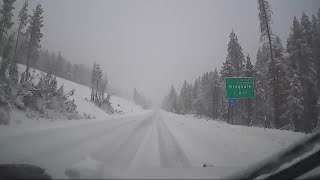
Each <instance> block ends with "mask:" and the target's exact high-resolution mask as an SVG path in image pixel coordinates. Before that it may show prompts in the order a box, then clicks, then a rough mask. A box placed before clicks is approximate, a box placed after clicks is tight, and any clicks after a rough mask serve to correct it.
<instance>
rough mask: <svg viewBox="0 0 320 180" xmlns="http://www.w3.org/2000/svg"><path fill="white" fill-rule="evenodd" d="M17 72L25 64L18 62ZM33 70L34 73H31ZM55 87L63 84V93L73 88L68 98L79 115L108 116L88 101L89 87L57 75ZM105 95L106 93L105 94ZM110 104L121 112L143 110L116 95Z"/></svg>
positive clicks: (36, 79)
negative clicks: (73, 91)
mask: <svg viewBox="0 0 320 180" xmlns="http://www.w3.org/2000/svg"><path fill="white" fill-rule="evenodd" d="M18 69H19V73H20V74H21V73H22V72H24V71H25V66H24V65H21V64H19V65H18ZM30 71H31V73H32V74H34V75H37V74H40V73H43V72H41V71H39V70H36V69H31V70H30ZM33 72H34V73H33ZM33 82H34V83H38V82H39V76H38V77H37V78H35V79H34V80H33ZM57 83H58V84H57V85H58V86H57V87H58V88H59V87H60V86H61V85H63V86H64V93H68V92H70V91H71V90H73V89H75V94H74V95H73V96H71V97H69V99H70V100H72V99H74V101H75V104H76V105H77V111H78V113H79V114H80V115H84V113H85V114H87V115H90V116H91V117H95V118H97V119H104V118H106V117H108V116H110V115H109V114H107V113H106V112H104V111H103V110H102V109H100V108H99V107H97V106H96V105H95V104H94V103H92V102H90V101H89V100H90V94H91V90H90V88H89V87H87V86H84V85H81V84H78V83H75V82H72V81H69V80H66V79H63V78H59V77H57ZM105 97H107V93H106V94H105ZM110 102H111V105H112V106H113V108H114V109H117V110H121V111H122V112H123V113H139V112H143V109H142V108H141V107H140V106H137V105H135V104H134V103H132V102H130V101H128V100H126V99H123V98H121V97H117V96H111V99H110Z"/></svg>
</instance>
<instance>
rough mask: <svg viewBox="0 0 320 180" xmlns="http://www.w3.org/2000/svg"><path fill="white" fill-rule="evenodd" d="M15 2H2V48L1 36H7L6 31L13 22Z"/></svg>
mask: <svg viewBox="0 0 320 180" xmlns="http://www.w3.org/2000/svg"><path fill="white" fill-rule="evenodd" d="M15 2H16V0H3V3H2V7H1V9H0V17H1V18H0V46H2V38H3V35H6V34H7V31H8V30H10V29H11V27H12V25H13V22H12V17H13V13H12V11H13V10H14V5H13V4H14V3H15Z"/></svg>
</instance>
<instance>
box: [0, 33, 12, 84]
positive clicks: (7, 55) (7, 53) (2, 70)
mask: <svg viewBox="0 0 320 180" xmlns="http://www.w3.org/2000/svg"><path fill="white" fill-rule="evenodd" d="M12 42H13V34H11V35H10V37H9V39H8V42H7V44H6V46H5V48H4V50H3V53H2V61H1V67H0V79H5V78H6V70H7V68H8V65H9V64H10V61H11V59H12Z"/></svg>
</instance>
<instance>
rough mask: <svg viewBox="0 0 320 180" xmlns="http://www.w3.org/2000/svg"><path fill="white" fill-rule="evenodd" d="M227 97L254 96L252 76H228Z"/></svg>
mask: <svg viewBox="0 0 320 180" xmlns="http://www.w3.org/2000/svg"><path fill="white" fill-rule="evenodd" d="M226 92H227V98H232V99H239V98H253V96H254V84H253V78H252V77H239V78H226Z"/></svg>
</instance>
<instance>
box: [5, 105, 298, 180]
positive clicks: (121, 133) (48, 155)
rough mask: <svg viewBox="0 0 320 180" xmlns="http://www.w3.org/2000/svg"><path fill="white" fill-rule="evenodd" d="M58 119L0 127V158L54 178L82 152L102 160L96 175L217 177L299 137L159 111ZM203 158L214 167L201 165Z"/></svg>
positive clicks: (81, 156) (81, 158)
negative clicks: (104, 117) (42, 170)
mask: <svg viewBox="0 0 320 180" xmlns="http://www.w3.org/2000/svg"><path fill="white" fill-rule="evenodd" d="M59 123H60V124H59V125H55V123H52V124H51V125H50V127H47V128H43V127H42V128H30V130H25V131H24V132H20V133H12V132H11V133H10V128H9V129H8V130H7V131H2V132H0V145H1V148H0V163H27V164H34V165H38V166H40V167H43V168H45V169H47V170H48V172H49V173H50V174H51V175H52V176H53V177H54V178H66V175H65V170H66V169H68V168H70V167H73V166H75V165H76V164H78V163H80V162H85V161H86V160H85V159H88V158H89V159H92V160H94V161H97V162H100V163H102V164H103V168H102V169H103V170H102V172H101V174H99V176H100V177H102V178H108V177H112V178H117V177H118V178H219V177H221V176H223V175H227V174H226V173H232V172H233V171H232V169H234V170H237V169H239V168H240V164H241V162H242V163H243V164H242V168H245V167H246V166H247V164H248V163H250V160H251V161H253V160H254V161H255V160H258V159H259V158H257V157H260V158H261V159H262V158H264V157H265V156H267V155H270V154H271V153H272V152H274V151H276V150H277V149H275V150H273V151H271V152H268V151H269V150H270V149H274V148H278V150H280V147H283V146H287V145H288V144H290V143H292V142H295V141H297V140H299V139H301V138H302V137H303V135H302V134H297V133H291V132H287V133H284V134H285V135H283V134H279V135H278V136H275V135H274V134H275V133H273V132H270V133H269V134H268V133H266V132H263V131H261V129H259V128H256V129H255V128H253V131H250V132H248V133H249V134H250V133H252V134H251V135H252V137H251V136H250V135H248V134H243V137H240V136H241V132H240V131H241V128H234V127H236V126H230V127H229V125H227V124H225V123H222V122H213V121H212V122H207V121H205V120H199V121H195V119H193V118H189V119H188V118H186V117H185V116H178V115H173V114H168V113H165V112H162V111H146V112H145V113H140V114H136V115H131V116H123V117H121V116H120V117H117V118H111V119H107V120H92V121H86V122H84V121H73V122H72V123H70V122H68V123H66V125H65V126H63V125H61V123H62V122H59ZM220 126H221V127H224V128H220ZM228 128H229V130H232V131H233V132H232V131H229V132H228ZM232 128H233V129H232ZM219 129H221V130H219ZM15 131H17V132H18V130H15ZM224 131H225V132H224ZM255 131H257V132H255ZM260 131H261V132H260ZM212 132H213V133H214V134H212ZM239 132H240V133H239ZM224 133H225V134H224ZM237 133H238V134H237ZM257 134H259V136H256V135H257ZM237 136H238V137H237ZM289 136H290V139H289V138H287V137H289ZM235 138H238V139H235ZM264 140H266V141H265V142H260V144H259V142H257V141H264ZM232 142H234V143H232ZM279 142H280V144H279ZM241 143H244V144H242V145H243V146H242V147H241V148H239V147H238V146H239V144H241ZM250 143H251V144H252V143H255V144H254V145H253V144H252V145H251V146H248V145H250ZM281 143H282V144H281ZM261 144H262V145H263V146H262V147H261ZM237 145H238V146H237ZM240 146H241V145H240ZM259 146H260V148H259ZM267 147H269V149H265V150H264V151H261V149H262V148H267ZM252 148H253V149H252ZM246 150H248V152H249V153H247V152H244V151H246ZM259 151H260V152H259ZM250 152H251V153H250ZM266 152H268V153H266ZM249 157H250V158H249ZM203 163H212V164H213V165H214V166H215V167H212V168H202V167H201V166H202V164H203ZM232 165H234V166H235V167H232ZM96 178H99V177H96Z"/></svg>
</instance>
